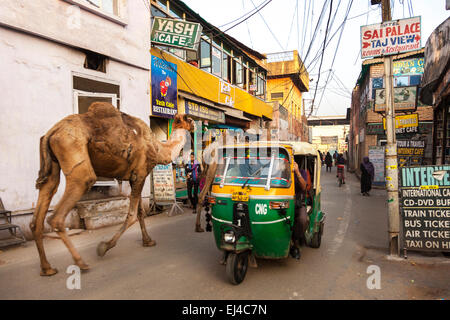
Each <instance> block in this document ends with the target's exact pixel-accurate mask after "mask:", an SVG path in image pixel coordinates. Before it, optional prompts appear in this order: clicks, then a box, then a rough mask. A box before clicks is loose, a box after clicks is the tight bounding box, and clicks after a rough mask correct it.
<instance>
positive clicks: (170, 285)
mask: <svg viewBox="0 0 450 320" xmlns="http://www.w3.org/2000/svg"><path fill="white" fill-rule="evenodd" d="M346 175H347V181H346V182H347V183H346V184H345V185H343V186H342V187H340V188H339V187H338V185H337V181H336V171H335V168H333V172H332V173H329V172H325V169H323V170H322V188H323V190H322V192H323V194H322V210H323V211H324V212H325V213H326V214H327V218H326V222H325V230H324V234H323V238H322V245H321V247H320V248H318V249H314V248H309V247H303V248H302V257H301V259H300V260H295V259H293V258H288V259H283V260H258V261H257V262H258V268H249V270H248V272H247V276H246V278H245V280H244V281H243V282H242V283H241V284H240V285H238V286H235V285H232V284H231V283H229V281H228V280H227V277H226V274H225V266H223V265H221V264H219V263H218V261H219V259H220V257H221V254H220V251H219V250H218V249H217V248H216V246H215V243H214V239H213V235H212V233H209V232H205V233H195V232H194V223H195V216H194V215H193V214H191V210H190V209H186V210H185V212H184V213H183V214H181V215H177V216H173V217H169V216H167V214H159V215H155V216H151V217H148V218H146V224H147V228H148V230H149V232H150V235H151V237H152V238H153V239H154V240H156V242H157V245H156V246H155V247H151V248H145V247H142V245H141V233H140V228H139V224H138V223H136V224H135V225H134V226H133V227H131V228H130V229H129V230H128V231H127V232H126V233H125V234H124V235H123V236H122V237H121V239H120V240H119V242H118V245H117V246H116V247H115V248H113V249H112V250H110V251H109V252H107V254H106V255H105V256H104V257H103V258H100V257H98V256H97V255H96V246H97V244H98V243H99V242H100V241H105V240H109V239H110V237H111V236H112V235H113V234H114V233H115V231H116V230H117V229H118V228H119V226H112V227H107V228H102V229H100V230H95V231H85V232H83V233H82V234H80V235H74V236H72V237H71V239H72V241H73V242H74V244H75V246H76V247H77V248H78V249H79V252H80V254H81V255H82V256H83V258H84V260H85V261H86V262H87V263H88V264H89V265H90V267H91V270H89V271H88V272H86V273H82V274H81V288H80V289H73V290H69V289H68V288H67V285H66V282H67V279H68V278H69V276H70V274H68V273H66V269H67V267H69V266H70V265H71V264H72V263H73V262H72V259H71V256H70V254H69V252H68V251H67V249H66V248H65V246H64V245H63V244H62V242H61V241H60V240H58V239H49V238H48V239H45V247H46V252H47V257H48V259H49V261H50V263H51V264H52V265H53V267H56V268H58V270H59V273H58V274H56V275H55V276H53V277H41V276H39V270H40V269H39V258H38V253H37V250H36V247H35V244H34V242H28V243H27V244H25V245H22V246H18V247H13V248H10V249H3V251H2V252H1V253H0V299H193V300H197V299H198V300H202V299H219V300H222V299H223V300H236V299H237V300H241V299H277V300H297V299H439V300H440V299H445V300H448V299H449V298H450V258H446V257H444V256H443V255H442V254H441V253H428V254H423V253H413V252H409V253H408V259H404V258H403V257H401V258H391V257H389V256H388V255H387V254H388V233H387V204H386V192H385V191H384V190H381V189H373V190H372V191H371V196H370V197H363V196H361V194H360V193H359V180H358V179H357V178H356V176H355V175H353V174H350V173H348V172H346ZM374 266H375V267H374ZM378 268H379V269H378ZM374 269H376V270H379V271H380V278H379V280H380V281H379V284H380V286H379V289H377V288H373V289H369V288H368V285H367V281H368V278H369V277H370V276H372V272H373V270H374ZM368 270H369V273H368ZM370 283H372V282H370ZM369 287H370V286H369Z"/></svg>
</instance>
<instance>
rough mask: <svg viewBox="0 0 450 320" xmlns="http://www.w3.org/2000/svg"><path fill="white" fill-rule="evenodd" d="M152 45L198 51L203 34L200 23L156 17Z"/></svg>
mask: <svg viewBox="0 0 450 320" xmlns="http://www.w3.org/2000/svg"><path fill="white" fill-rule="evenodd" d="M154 19H155V20H154V21H153V26H152V34H151V39H152V44H160V45H164V46H169V47H176V48H182V49H187V50H194V51H196V50H197V48H198V43H199V41H200V35H201V34H202V26H201V25H200V24H199V23H195V22H190V21H184V20H175V19H169V18H162V17H154Z"/></svg>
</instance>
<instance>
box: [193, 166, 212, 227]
mask: <svg viewBox="0 0 450 320" xmlns="http://www.w3.org/2000/svg"><path fill="white" fill-rule="evenodd" d="M216 169H217V163H215V162H214V163H211V164H210V165H209V166H208V169H207V172H206V178H205V185H204V186H203V189H202V191H201V192H200V197H199V199H198V203H199V204H200V205H197V218H196V219H195V232H203V231H204V230H203V229H202V227H201V223H200V217H201V214H202V209H203V202H204V200H205V197H206V194H207V193H208V192H209V190H211V185H212V183H213V181H214V176H215V175H216Z"/></svg>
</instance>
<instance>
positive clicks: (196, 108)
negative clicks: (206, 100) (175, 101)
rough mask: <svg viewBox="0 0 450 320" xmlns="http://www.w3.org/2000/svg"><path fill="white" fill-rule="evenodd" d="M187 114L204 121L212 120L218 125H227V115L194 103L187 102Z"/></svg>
mask: <svg viewBox="0 0 450 320" xmlns="http://www.w3.org/2000/svg"><path fill="white" fill-rule="evenodd" d="M185 108H186V114H190V115H192V116H195V117H199V118H202V119H207V120H212V121H215V122H218V123H225V113H224V112H223V111H220V110H215V109H213V108H210V107H207V106H205V105H202V104H199V103H196V102H194V101H189V100H186V105H185Z"/></svg>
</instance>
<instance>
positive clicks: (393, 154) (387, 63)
mask: <svg viewBox="0 0 450 320" xmlns="http://www.w3.org/2000/svg"><path fill="white" fill-rule="evenodd" d="M381 10H382V16H383V22H386V21H391V20H392V17H391V7H390V0H382V3H381ZM392 69H393V68H392V56H387V57H384V83H385V85H384V87H385V93H386V138H387V144H386V189H387V193H388V216H389V220H388V228H389V230H388V231H389V251H390V255H397V256H398V255H400V245H399V243H400V241H399V240H400V239H399V233H400V214H399V203H398V163H397V140H396V137H395V110H394V84H393V75H392V73H393V71H392Z"/></svg>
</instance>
